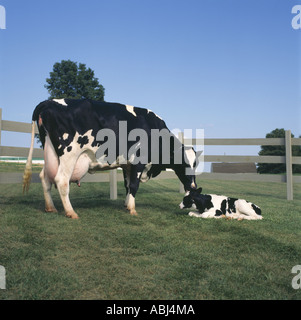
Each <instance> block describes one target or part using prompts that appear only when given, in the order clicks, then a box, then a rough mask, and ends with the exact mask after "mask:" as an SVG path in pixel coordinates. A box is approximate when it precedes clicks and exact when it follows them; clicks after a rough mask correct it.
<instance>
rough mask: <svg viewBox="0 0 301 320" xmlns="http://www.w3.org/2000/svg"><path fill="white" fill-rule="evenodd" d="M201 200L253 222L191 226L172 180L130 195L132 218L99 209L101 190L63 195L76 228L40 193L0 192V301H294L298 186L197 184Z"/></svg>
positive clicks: (300, 215) (111, 208)
mask: <svg viewBox="0 0 301 320" xmlns="http://www.w3.org/2000/svg"><path fill="white" fill-rule="evenodd" d="M198 185H199V186H202V187H203V191H204V192H206V193H219V194H225V195H229V196H235V197H243V198H245V199H247V200H250V201H253V202H254V203H256V204H258V205H259V206H260V207H261V208H262V213H263V217H264V219H263V220H261V221H237V220H233V221H227V220H224V219H220V220H215V219H197V218H191V217H189V216H187V212H188V211H187V210H186V211H182V210H180V209H179V208H178V205H179V203H180V202H181V200H182V195H181V194H179V193H178V189H179V183H178V181H176V180H151V181H149V182H148V183H145V184H141V186H140V189H139V191H138V194H137V200H136V204H137V205H136V207H137V211H138V214H139V215H138V216H137V217H136V216H130V215H129V214H128V212H127V211H126V210H125V209H124V208H123V201H124V189H123V183H119V184H118V191H119V194H118V200H116V201H111V200H109V185H108V183H82V186H81V187H80V188H78V187H77V186H75V185H72V187H71V201H72V204H73V206H74V208H75V210H76V211H77V213H78V214H79V217H80V219H79V220H71V219H68V218H66V217H65V216H64V215H63V209H62V205H61V203H60V200H59V196H58V193H57V191H56V190H55V189H54V190H53V195H54V201H55V204H56V206H57V209H58V210H59V213H57V214H54V213H45V212H44V211H43V209H44V201H43V193H42V189H41V185H40V184H32V185H31V188H30V190H29V194H28V195H26V196H23V195H22V192H21V186H19V185H12V184H11V185H9V184H8V185H3V184H2V185H0V237H1V238H0V265H2V266H4V267H5V268H6V274H7V283H6V286H7V289H6V290H0V300H1V299H298V300H299V299H300V298H301V289H300V290H294V289H293V288H292V286H291V282H292V279H293V276H294V274H292V273H291V269H292V267H293V266H295V265H298V264H299V265H300V264H301V240H300V239H301V186H300V185H297V186H295V190H294V191H295V200H294V201H289V202H288V201H286V200H285V198H286V193H285V188H286V186H285V184H278V183H274V184H273V183H260V184H258V183H250V182H228V181H201V179H200V178H199V180H198Z"/></svg>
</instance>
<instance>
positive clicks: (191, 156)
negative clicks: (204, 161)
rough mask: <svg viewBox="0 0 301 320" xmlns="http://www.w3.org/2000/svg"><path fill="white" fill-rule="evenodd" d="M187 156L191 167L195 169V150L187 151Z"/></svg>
mask: <svg viewBox="0 0 301 320" xmlns="http://www.w3.org/2000/svg"><path fill="white" fill-rule="evenodd" d="M185 155H186V159H187V160H188V163H189V165H190V167H191V168H193V164H194V162H195V151H194V150H193V148H190V149H185Z"/></svg>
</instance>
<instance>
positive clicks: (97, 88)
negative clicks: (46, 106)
mask: <svg viewBox="0 0 301 320" xmlns="http://www.w3.org/2000/svg"><path fill="white" fill-rule="evenodd" d="M46 82H47V84H46V85H45V88H46V89H47V90H48V92H49V94H50V97H49V99H62V98H73V99H83V98H86V99H93V100H100V101H103V100H104V91H105V89H104V87H103V86H102V85H101V84H99V82H98V79H97V78H95V77H94V71H93V70H91V69H90V68H86V65H85V64H83V63H79V64H77V62H73V61H71V60H62V61H61V62H57V63H55V64H54V65H53V71H52V72H50V78H47V79H46Z"/></svg>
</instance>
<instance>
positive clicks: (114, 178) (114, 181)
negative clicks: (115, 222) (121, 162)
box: [110, 169, 117, 200]
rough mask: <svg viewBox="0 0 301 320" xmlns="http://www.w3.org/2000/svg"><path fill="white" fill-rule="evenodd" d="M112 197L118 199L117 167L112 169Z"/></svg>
mask: <svg viewBox="0 0 301 320" xmlns="http://www.w3.org/2000/svg"><path fill="white" fill-rule="evenodd" d="M110 199H111V200H116V199H117V169H113V170H110Z"/></svg>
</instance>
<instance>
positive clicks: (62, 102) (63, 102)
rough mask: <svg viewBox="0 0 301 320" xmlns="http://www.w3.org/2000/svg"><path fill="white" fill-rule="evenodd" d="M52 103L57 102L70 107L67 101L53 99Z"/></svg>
mask: <svg viewBox="0 0 301 320" xmlns="http://www.w3.org/2000/svg"><path fill="white" fill-rule="evenodd" d="M52 101H54V102H57V103H59V104H61V105H62V106H66V107H68V104H67V103H66V101H65V99H52Z"/></svg>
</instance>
